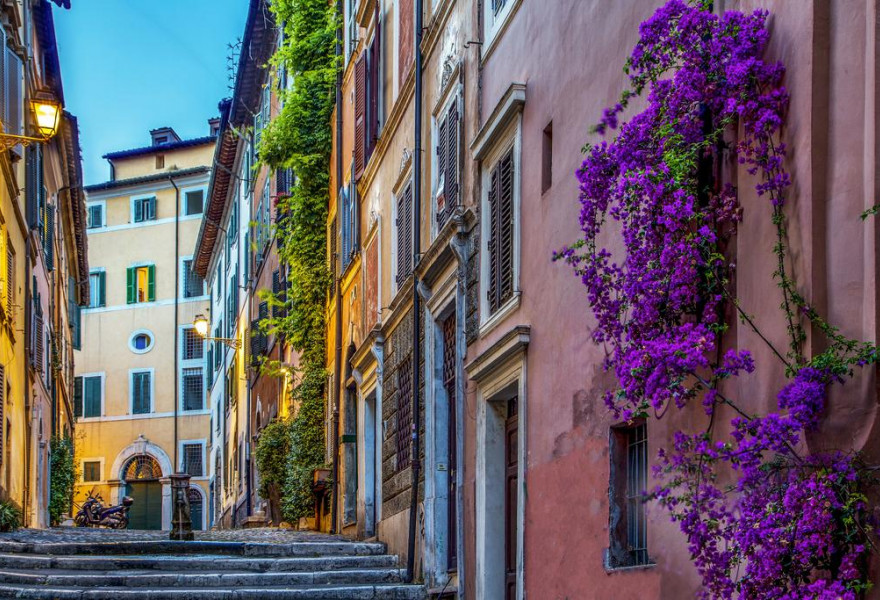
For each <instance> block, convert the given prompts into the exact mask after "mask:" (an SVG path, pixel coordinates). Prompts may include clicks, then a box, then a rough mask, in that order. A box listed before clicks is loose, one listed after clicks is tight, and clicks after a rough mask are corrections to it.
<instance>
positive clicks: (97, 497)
mask: <svg viewBox="0 0 880 600" xmlns="http://www.w3.org/2000/svg"><path fill="white" fill-rule="evenodd" d="M132 504H134V499H133V498H131V497H130V496H125V497H124V498H122V504H119V505H117V506H110V507H104V499H103V498H102V497H101V494H95V493H94V490H93V491H90V492H89V495H88V497H87V498H86V501H85V502H83V503H82V506H80V507H79V511H77V513H76V516H75V517H74V518H73V522H74V524H75V525H76V526H77V527H107V528H110V529H125V528H126V527H128V511H129V509H130V508H131V505H132Z"/></svg>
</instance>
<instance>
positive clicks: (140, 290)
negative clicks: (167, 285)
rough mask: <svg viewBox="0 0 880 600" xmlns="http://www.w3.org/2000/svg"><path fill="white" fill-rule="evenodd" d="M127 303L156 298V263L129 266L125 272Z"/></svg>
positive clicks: (149, 300) (152, 300) (148, 300)
mask: <svg viewBox="0 0 880 600" xmlns="http://www.w3.org/2000/svg"><path fill="white" fill-rule="evenodd" d="M126 285H127V297H128V304H138V303H140V302H154V301H155V300H156V265H145V266H140V267H129V268H128V271H127V274H126Z"/></svg>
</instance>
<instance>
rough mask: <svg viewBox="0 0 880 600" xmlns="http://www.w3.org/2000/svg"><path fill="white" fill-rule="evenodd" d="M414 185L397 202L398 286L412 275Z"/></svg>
mask: <svg viewBox="0 0 880 600" xmlns="http://www.w3.org/2000/svg"><path fill="white" fill-rule="evenodd" d="M412 203H413V191H412V183H410V184H409V185H407V186H406V189H405V190H404V191H403V194H401V195H400V198H398V200H397V285H398V287H399V286H400V285H401V284H403V282H404V281H406V278H407V277H409V275H410V273H412V264H413V247H412Z"/></svg>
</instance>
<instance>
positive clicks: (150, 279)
mask: <svg viewBox="0 0 880 600" xmlns="http://www.w3.org/2000/svg"><path fill="white" fill-rule="evenodd" d="M155 300H156V265H150V266H149V267H147V301H148V302H153V301H155Z"/></svg>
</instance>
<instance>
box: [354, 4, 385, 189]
mask: <svg viewBox="0 0 880 600" xmlns="http://www.w3.org/2000/svg"><path fill="white" fill-rule="evenodd" d="M380 23H381V21H379V22H377V23H376V26H375V29H374V33H373V39H372V41H371V42H370V44H369V46H368V47H367V48H366V49H365V51H364V52H362V53H361V54H360V55H359V56H358V58H357V60H356V61H355V63H354V91H355V93H354V136H355V141H354V161H355V177H356V178H358V179H359V178H360V176H361V174H362V173H363V171H364V167H365V166H366V165H367V163H368V162H370V157H371V156H372V154H373V150H374V149H375V148H376V142H377V141H378V139H379V127H380V123H379V104H380V101H381V97H380V96H381V93H382V86H381V82H380V77H379V69H380V66H381V57H382V45H381V42H382V36H381V33H382V29H381V26H380Z"/></svg>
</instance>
